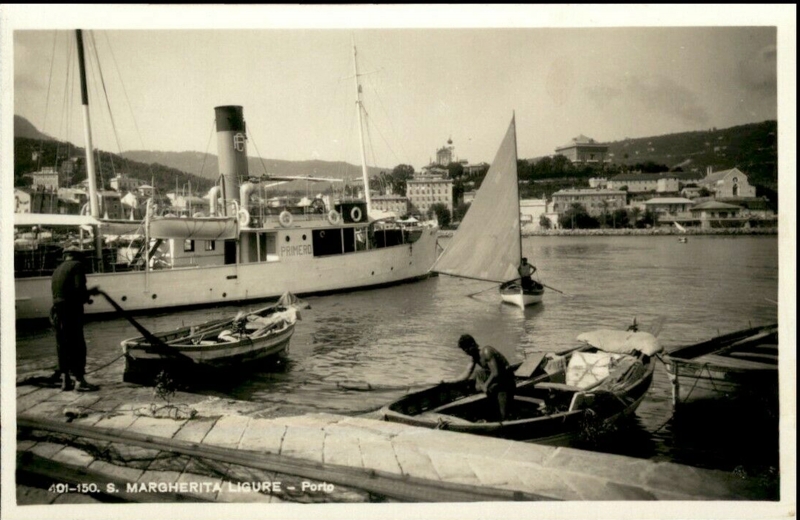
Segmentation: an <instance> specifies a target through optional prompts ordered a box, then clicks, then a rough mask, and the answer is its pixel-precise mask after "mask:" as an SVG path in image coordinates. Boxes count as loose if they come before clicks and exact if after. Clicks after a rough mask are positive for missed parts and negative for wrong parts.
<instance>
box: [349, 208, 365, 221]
mask: <svg viewBox="0 0 800 520" xmlns="http://www.w3.org/2000/svg"><path fill="white" fill-rule="evenodd" d="M363 216H364V214H363V213H362V212H361V208H359V207H358V206H354V207H353V209H351V210H350V218H351V219H352V220H353V222H361V217H363Z"/></svg>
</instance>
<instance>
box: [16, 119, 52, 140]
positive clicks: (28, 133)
mask: <svg viewBox="0 0 800 520" xmlns="http://www.w3.org/2000/svg"><path fill="white" fill-rule="evenodd" d="M14 137H27V138H28V139H36V140H41V139H44V140H45V141H52V140H53V138H52V137H50V136H49V135H47V134H43V133H42V132H40V131H39V130H38V129H37V128H36V127H35V126H34V125H33V123H31V122H30V121H28V120H27V119H25V118H24V117H22V116H18V115H14Z"/></svg>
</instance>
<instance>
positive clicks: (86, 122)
mask: <svg viewBox="0 0 800 520" xmlns="http://www.w3.org/2000/svg"><path fill="white" fill-rule="evenodd" d="M75 36H76V38H77V40H78V64H79V68H80V74H81V104H82V105H83V133H84V140H85V144H86V178H87V179H88V180H89V209H90V212H91V214H92V217H94V218H100V207H99V205H98V203H97V180H96V179H95V172H94V148H93V147H92V123H91V120H90V119H89V91H88V89H87V88H86V60H85V58H84V54H83V32H82V31H81V29H77V30H76V31H75Z"/></svg>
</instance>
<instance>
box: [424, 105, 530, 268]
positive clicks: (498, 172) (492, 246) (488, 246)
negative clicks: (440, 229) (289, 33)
mask: <svg viewBox="0 0 800 520" xmlns="http://www.w3.org/2000/svg"><path fill="white" fill-rule="evenodd" d="M520 244H521V239H520V232H519V188H518V185H517V134H516V126H515V122H514V120H513V119H512V120H511V125H510V126H509V127H508V131H507V132H506V136H505V138H503V142H502V143H501V145H500V149H499V150H498V151H497V155H496V156H495V158H494V161H492V165H491V167H490V168H489V171H488V172H487V173H486V177H485V178H484V180H483V183H481V187H480V189H478V193H477V194H476V195H475V200H474V201H472V204H471V205H470V208H469V211H467V214H466V215H465V216H464V219H463V220H462V221H461V224H460V225H459V226H458V231H457V232H456V234H455V235H454V236H453V238H452V239H451V240H450V242H449V243H448V244H447V248H446V249H445V251H444V253H442V255H441V256H440V257H439V259H438V260H437V262H436V264H434V266H433V268H432V270H433V271H435V272H438V273H444V274H449V275H453V276H461V277H464V278H474V279H478V280H487V281H492V282H498V283H501V282H507V281H509V280H513V279H515V278H519V274H518V273H517V267H518V266H519V262H520V256H521V248H520Z"/></svg>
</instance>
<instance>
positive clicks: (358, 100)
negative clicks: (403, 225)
mask: <svg viewBox="0 0 800 520" xmlns="http://www.w3.org/2000/svg"><path fill="white" fill-rule="evenodd" d="M353 68H354V69H355V79H356V110H357V111H358V138H359V140H360V142H361V147H360V148H359V151H360V152H361V175H362V177H363V178H364V198H365V200H366V201H367V215H369V210H370V209H371V207H372V199H371V198H370V194H369V174H368V172H367V157H366V153H365V152H364V129H363V126H364V122H363V121H362V117H363V116H362V111H363V109H364V106H363V103H362V102H361V85H360V84H359V82H358V51H356V42H355V38H353Z"/></svg>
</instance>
